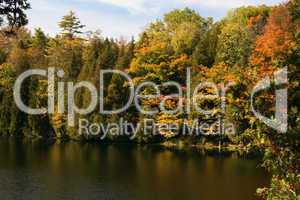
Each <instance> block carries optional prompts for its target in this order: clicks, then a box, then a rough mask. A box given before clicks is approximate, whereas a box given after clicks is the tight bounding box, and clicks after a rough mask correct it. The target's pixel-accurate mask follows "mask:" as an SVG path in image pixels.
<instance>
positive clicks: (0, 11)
mask: <svg viewBox="0 0 300 200" xmlns="http://www.w3.org/2000/svg"><path fill="white" fill-rule="evenodd" d="M30 8H31V6H30V3H29V2H28V0H1V1H0V15H1V16H4V17H5V18H6V20H7V23H8V26H9V32H10V33H11V32H13V31H14V30H15V29H19V28H20V27H22V26H25V25H27V24H28V19H27V15H26V13H25V11H26V10H28V9H30Z"/></svg>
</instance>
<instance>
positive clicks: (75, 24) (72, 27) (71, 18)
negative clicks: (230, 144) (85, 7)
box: [59, 11, 85, 38]
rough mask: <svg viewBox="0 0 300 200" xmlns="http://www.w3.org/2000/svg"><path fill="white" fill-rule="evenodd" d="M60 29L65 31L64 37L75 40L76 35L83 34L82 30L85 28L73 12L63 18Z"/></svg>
mask: <svg viewBox="0 0 300 200" xmlns="http://www.w3.org/2000/svg"><path fill="white" fill-rule="evenodd" d="M59 27H60V28H61V29H62V31H63V35H65V36H67V37H69V38H73V37H74V35H75V34H81V33H82V32H81V29H82V28H84V27H85V25H82V24H81V22H80V20H79V19H78V17H76V15H75V13H74V12H73V11H70V12H69V14H67V15H65V16H63V18H62V20H61V21H60V22H59Z"/></svg>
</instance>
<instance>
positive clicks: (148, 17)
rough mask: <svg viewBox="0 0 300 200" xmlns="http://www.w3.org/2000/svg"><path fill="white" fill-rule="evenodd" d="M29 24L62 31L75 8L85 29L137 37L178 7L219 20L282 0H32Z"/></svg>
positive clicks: (111, 35)
mask: <svg viewBox="0 0 300 200" xmlns="http://www.w3.org/2000/svg"><path fill="white" fill-rule="evenodd" d="M29 2H30V3H31V7H32V9H31V10H29V11H28V12H27V14H28V17H29V25H28V26H29V28H30V29H31V30H34V29H35V28H38V27H40V28H42V29H43V30H44V31H45V32H46V33H48V34H49V35H55V34H57V33H59V27H58V22H59V21H60V19H61V18H62V16H64V15H65V14H66V13H68V12H69V11H70V10H73V11H75V13H76V14H77V16H78V17H79V18H80V20H81V22H82V24H84V25H86V27H85V30H84V31H88V30H91V31H96V30H100V31H101V33H102V35H103V36H104V37H114V38H120V37H124V38H127V39H129V38H131V37H132V36H134V37H136V36H138V35H139V33H141V32H142V31H143V30H144V29H145V27H146V26H147V25H148V24H149V23H151V22H153V21H155V20H156V19H158V18H161V17H162V16H163V15H164V14H165V13H166V12H169V11H171V10H173V9H176V8H185V7H190V8H192V9H194V10H196V11H197V12H198V13H199V14H200V15H201V16H203V17H210V16H211V17H213V18H214V19H215V20H219V19H221V18H222V17H224V16H225V15H226V13H227V12H228V11H229V10H231V9H233V8H236V7H240V6H247V5H260V4H266V5H275V4H278V3H281V2H283V0H29Z"/></svg>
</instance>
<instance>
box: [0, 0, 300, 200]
mask: <svg viewBox="0 0 300 200" xmlns="http://www.w3.org/2000/svg"><path fill="white" fill-rule="evenodd" d="M28 9H31V6H30V3H29V2H28V1H27V0H18V1H8V0H0V25H1V33H0V135H2V136H9V137H27V138H42V139H49V138H55V139H58V140H80V141H86V142H89V141H98V139H99V137H101V135H99V136H93V137H92V136H85V135H79V134H78V131H77V130H78V129H77V128H76V127H77V126H78V124H76V126H75V127H69V126H68V124H67V122H66V119H67V116H66V114H61V113H59V112H55V113H52V114H44V115H27V114H25V113H23V112H22V111H20V110H19V109H18V107H17V106H16V105H15V102H14V99H13V86H14V83H15V81H16V79H17V77H18V76H19V75H20V74H21V73H23V72H24V71H26V70H28V69H47V68H49V67H55V68H57V69H63V70H64V72H65V76H64V77H63V78H60V81H65V82H67V81H72V82H79V81H89V82H91V83H93V84H94V85H95V86H96V87H97V88H99V87H103V88H104V106H105V108H107V109H118V108H120V107H121V106H122V105H124V104H125V103H126V102H127V100H128V96H129V90H128V87H129V86H128V84H127V82H126V80H125V79H124V78H123V77H121V76H120V75H118V74H113V75H112V76H110V77H106V79H105V83H106V84H105V85H102V86H100V85H99V84H100V83H99V75H100V74H99V72H100V71H101V70H106V69H117V70H120V71H124V72H126V73H128V74H129V75H130V77H132V78H133V82H134V84H135V85H138V84H141V83H143V82H146V81H152V82H154V83H157V84H161V83H164V82H167V81H174V82H177V83H179V84H181V85H182V88H183V90H184V89H185V88H186V81H187V80H186V73H187V71H186V70H187V68H190V69H191V73H192V83H193V85H196V84H197V83H200V82H204V81H211V82H214V83H217V84H218V85H220V86H221V85H222V84H223V85H224V84H225V85H227V84H228V83H230V82H234V83H235V84H234V85H233V86H232V87H230V89H229V91H227V93H226V102H227V104H226V109H225V111H224V112H223V111H222V110H221V108H220V101H212V100H209V99H203V100H201V101H199V105H201V107H202V108H207V109H213V111H214V112H212V113H211V114H210V115H209V116H206V115H201V114H199V113H198V112H196V111H193V110H192V111H191V113H190V114H182V113H180V114H166V113H163V112H158V113H157V114H155V115H153V116H146V115H144V114H141V113H139V112H138V111H137V110H136V108H135V107H130V109H129V110H127V111H126V112H124V113H121V114H114V115H102V114H99V112H98V110H97V111H95V112H92V113H90V114H88V115H86V116H80V115H76V119H79V118H83V117H84V118H86V119H88V120H89V121H91V122H95V123H112V122H117V121H118V120H119V119H120V118H121V117H122V118H124V119H127V120H128V121H131V122H133V123H138V122H140V121H142V120H143V119H145V118H149V117H150V118H151V119H153V120H154V121H155V122H157V123H174V122H175V123H177V124H179V126H183V122H184V121H186V120H187V121H188V120H191V119H195V118H197V119H199V120H201V121H205V122H207V123H211V122H214V121H216V120H218V119H219V118H220V116H222V119H223V120H224V121H225V123H226V122H230V123H233V124H234V126H235V127H236V132H237V134H236V135H226V131H225V135H222V136H218V135H209V134H208V135H206V136H203V135H202V136H199V135H191V136H186V135H184V134H182V135H174V134H172V133H171V132H161V133H160V134H158V135H155V136H151V135H143V134H138V136H137V137H136V139H135V140H134V141H129V140H128V138H125V137H122V136H120V137H118V136H115V135H113V134H112V135H108V138H107V139H106V140H107V141H109V142H124V141H127V142H134V143H140V144H151V143H174V144H180V145H187V146H189V145H190V146H198V147H204V148H206V147H209V146H214V145H218V143H219V141H220V140H221V142H222V146H223V147H222V148H230V147H232V148H235V149H244V150H246V151H248V152H251V151H259V152H261V153H262V154H263V155H264V158H263V160H264V162H263V166H264V167H265V168H267V169H268V170H269V171H270V172H272V174H273V177H272V181H271V185H270V186H269V188H262V189H258V190H257V193H258V195H259V196H260V197H261V198H263V199H270V200H271V199H272V200H277V199H278V200H282V199H294V200H299V198H300V196H299V195H300V172H299V170H300V85H299V84H300V1H299V0H290V1H288V2H286V3H282V4H280V5H276V6H266V5H261V6H248V7H240V8H237V9H234V10H231V11H230V12H228V14H227V16H226V17H225V18H223V19H222V20H219V21H214V20H213V18H210V17H208V18H205V17H202V16H201V15H200V14H199V13H197V12H196V11H194V10H192V9H190V8H183V9H177V10H173V11H171V12H169V13H166V14H165V15H164V17H163V18H161V19H157V20H156V21H154V22H152V23H150V24H149V25H148V26H147V28H145V30H144V31H143V32H142V33H140V35H139V37H138V38H132V39H131V40H125V39H122V38H121V39H115V38H104V37H103V36H102V35H101V34H100V33H99V32H92V31H88V32H83V28H84V27H85V26H84V25H83V24H82V23H81V22H80V19H79V18H78V17H77V16H76V13H74V12H73V11H70V12H69V13H67V14H66V15H65V16H63V17H62V19H61V21H60V22H58V26H59V27H60V28H61V33H59V34H57V35H56V36H49V35H48V34H47V33H45V32H43V30H42V29H40V28H37V29H35V31H30V30H29V29H28V28H27V27H26V25H27V24H28V19H27V16H26V10H28ZM33 9H34V8H33ZM284 67H287V68H288V79H289V82H288V84H287V85H286V86H285V87H287V88H288V132H287V133H278V132H277V131H275V130H273V129H272V128H269V127H268V126H266V125H265V124H263V123H262V122H261V121H260V120H259V119H257V118H256V117H255V116H254V114H253V112H252V110H251V105H250V101H249V99H250V97H251V91H252V89H253V88H254V86H255V85H256V84H257V83H258V82H259V81H260V80H261V79H263V78H265V77H267V76H269V77H273V76H274V72H276V71H278V70H280V69H283V68H284ZM57 79H58V78H57ZM275 89H276V87H275V86H274V85H273V86H272V88H271V89H269V90H268V91H264V92H262V93H260V95H258V96H257V97H256V98H255V104H256V108H257V109H258V110H260V112H262V113H263V114H264V115H265V116H272V115H273V113H274V105H275V102H274V91H275ZM174 90H175V89H172V88H162V89H161V91H162V94H163V95H164V96H168V95H170V94H173V93H174V92H176V90H175V91H174ZM152 92H153V91H151V89H149V88H148V89H147V88H145V89H144V91H143V94H151V93H152ZM201 93H202V94H203V95H209V94H212V91H211V88H206V89H203V91H201ZM21 95H22V99H23V100H24V102H25V103H26V104H27V105H29V106H30V107H32V108H40V107H43V106H45V105H46V104H47V98H48V96H47V80H46V79H43V78H40V77H31V78H30V79H26V82H25V83H24V85H23V86H22V91H21ZM66 96H67V95H66ZM75 100H76V104H77V105H78V107H85V106H87V105H88V104H89V101H90V94H89V92H88V91H86V90H84V89H83V90H81V91H80V92H77V93H76V95H75ZM181 100H182V101H183V102H185V101H186V99H185V97H183V99H176V98H169V99H168V100H167V107H168V109H170V110H172V109H174V108H176V105H177V104H178V101H181ZM160 101H161V97H158V98H157V99H151V100H147V99H144V100H143V101H142V107H143V108H144V109H150V108H158V109H159V104H160ZM55 110H57V108H55ZM208 131H213V130H208Z"/></svg>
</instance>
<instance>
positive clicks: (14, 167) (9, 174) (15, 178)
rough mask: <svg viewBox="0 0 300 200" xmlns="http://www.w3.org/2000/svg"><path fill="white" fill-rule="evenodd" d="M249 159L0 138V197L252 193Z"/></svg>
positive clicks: (225, 197)
mask: <svg viewBox="0 0 300 200" xmlns="http://www.w3.org/2000/svg"><path fill="white" fill-rule="evenodd" d="M258 165H259V163H258V162H257V161H255V160H247V159H241V158H235V157H232V156H231V157H224V156H203V155H201V154H200V153H199V152H179V151H170V150H164V149H161V148H158V147H140V146H130V145H96V144H84V145H83V144H76V143H67V144H47V143H41V142H36V143H34V142H24V141H15V140H9V141H7V140H2V139H1V140H0V199H3V200H6V199H16V200H21V199H28V200H34V199H46V200H47V199H49V200H52V199H84V200H86V199H97V200H99V199H164V200H166V199H183V200H185V199H200V200H201V199H203V200H250V199H255V196H254V193H255V190H256V188H257V187H260V186H265V185H267V184H268V180H269V178H268V175H267V174H266V173H265V172H264V171H263V170H262V169H260V168H259V167H258Z"/></svg>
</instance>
